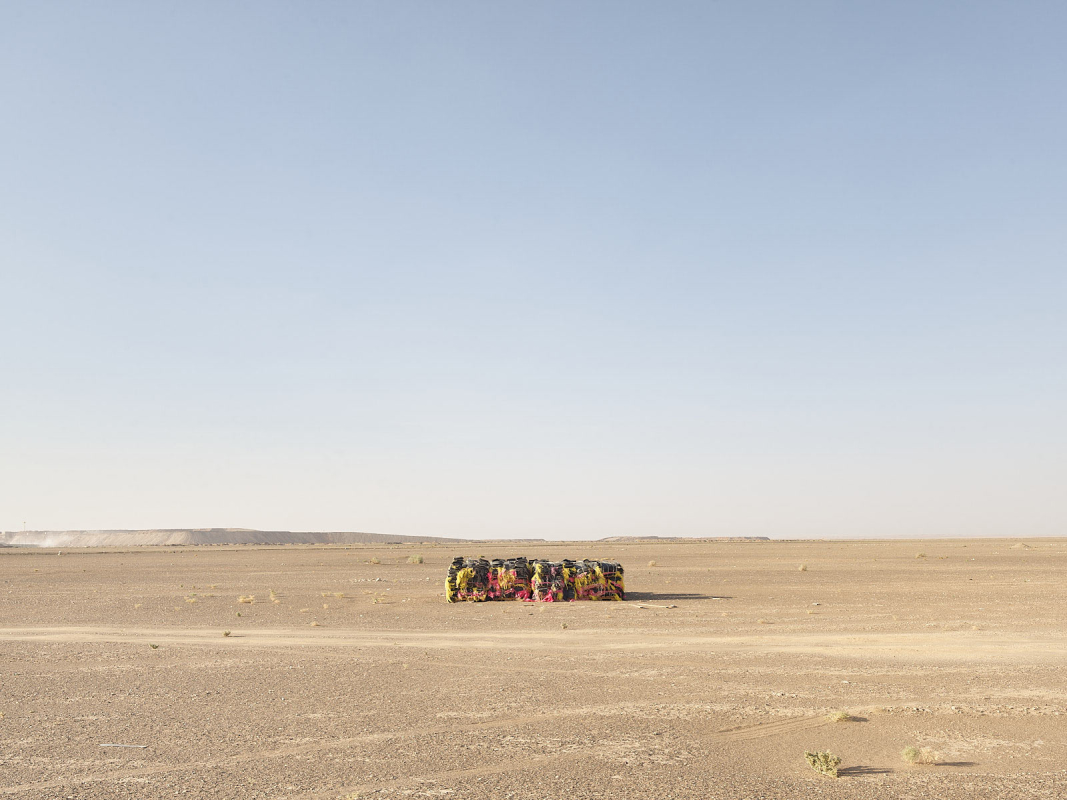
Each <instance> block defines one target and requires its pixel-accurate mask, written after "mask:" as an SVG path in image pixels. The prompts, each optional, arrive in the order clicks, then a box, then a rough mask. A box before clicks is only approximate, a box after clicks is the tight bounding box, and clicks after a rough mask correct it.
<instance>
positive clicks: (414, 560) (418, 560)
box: [408, 556, 422, 564]
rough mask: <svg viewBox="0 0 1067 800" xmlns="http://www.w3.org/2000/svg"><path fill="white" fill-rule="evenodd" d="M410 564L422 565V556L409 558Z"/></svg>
mask: <svg viewBox="0 0 1067 800" xmlns="http://www.w3.org/2000/svg"><path fill="white" fill-rule="evenodd" d="M408 563H409V564H421V563H422V556H408Z"/></svg>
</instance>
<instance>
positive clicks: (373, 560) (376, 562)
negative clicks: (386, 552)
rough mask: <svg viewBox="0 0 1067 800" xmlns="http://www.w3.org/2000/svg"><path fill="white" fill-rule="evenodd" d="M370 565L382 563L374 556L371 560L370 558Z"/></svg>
mask: <svg viewBox="0 0 1067 800" xmlns="http://www.w3.org/2000/svg"><path fill="white" fill-rule="evenodd" d="M370 563H372V564H381V563H382V560H381V559H380V558H378V556H374V557H373V558H372V559H371V560H370Z"/></svg>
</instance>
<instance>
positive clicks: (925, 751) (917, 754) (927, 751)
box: [900, 746, 941, 764]
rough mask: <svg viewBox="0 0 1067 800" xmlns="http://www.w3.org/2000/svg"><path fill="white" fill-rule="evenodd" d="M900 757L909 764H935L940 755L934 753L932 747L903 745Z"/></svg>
mask: <svg viewBox="0 0 1067 800" xmlns="http://www.w3.org/2000/svg"><path fill="white" fill-rule="evenodd" d="M900 757H901V758H903V759H904V760H905V761H906V762H907V763H909V764H936V763H937V762H938V761H939V760H940V758H941V755H940V754H939V753H936V752H935V751H934V749H933V748H932V747H914V746H909V747H905V748H904V749H903V750H902V751H901V753H900Z"/></svg>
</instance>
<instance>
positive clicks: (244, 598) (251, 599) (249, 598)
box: [237, 594, 256, 605]
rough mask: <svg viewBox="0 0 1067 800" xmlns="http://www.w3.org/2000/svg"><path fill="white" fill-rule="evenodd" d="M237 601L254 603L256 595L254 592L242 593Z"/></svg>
mask: <svg viewBox="0 0 1067 800" xmlns="http://www.w3.org/2000/svg"><path fill="white" fill-rule="evenodd" d="M237 602H238V603H248V605H252V604H253V603H255V602H256V596H255V595H254V594H242V595H241V596H240V597H238V598H237Z"/></svg>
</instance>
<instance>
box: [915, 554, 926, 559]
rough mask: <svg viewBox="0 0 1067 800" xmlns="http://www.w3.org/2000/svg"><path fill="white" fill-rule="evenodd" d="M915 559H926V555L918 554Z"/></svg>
mask: <svg viewBox="0 0 1067 800" xmlns="http://www.w3.org/2000/svg"><path fill="white" fill-rule="evenodd" d="M915 557H916V558H926V553H916V554H915Z"/></svg>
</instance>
